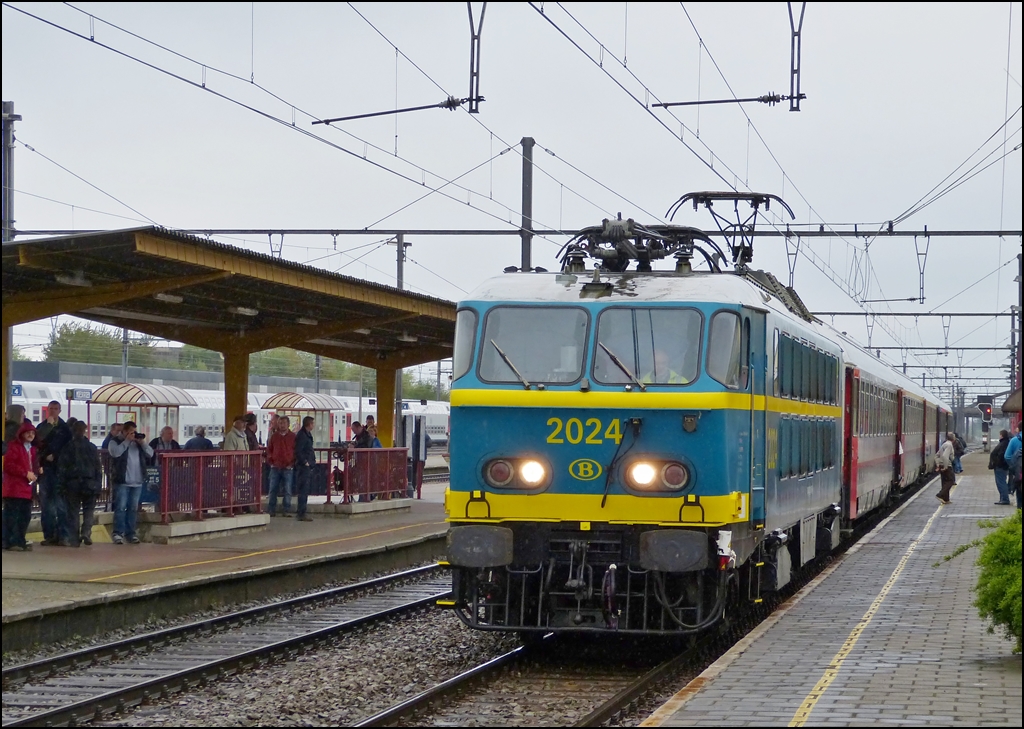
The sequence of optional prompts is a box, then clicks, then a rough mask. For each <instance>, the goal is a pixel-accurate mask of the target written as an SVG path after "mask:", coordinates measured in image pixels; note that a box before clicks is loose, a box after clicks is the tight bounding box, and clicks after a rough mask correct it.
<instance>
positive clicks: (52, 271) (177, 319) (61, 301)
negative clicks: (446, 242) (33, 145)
mask: <svg viewBox="0 0 1024 729" xmlns="http://www.w3.org/2000/svg"><path fill="white" fill-rule="evenodd" d="M2 277H3V321H4V326H5V327H7V326H13V325H14V324H20V323H24V322H27V321H33V320H36V319H41V318H45V317H49V316H54V315H57V314H74V315H75V316H79V317H82V318H85V319H89V320H92V321H96V322H100V323H103V324H109V325H112V326H116V327H127V328H128V329H131V330H133V331H138V332H142V333H144V334H149V335H151V336H156V337H162V338H166V339H170V340H174V341H179V342H184V343H186V344H193V345H195V346H198V347H203V348H206V349H213V350H216V351H220V352H257V351H260V350H264V349H271V348H273V347H279V346H289V347H293V348H295V349H300V350H304V351H308V352H312V353H315V354H321V355H324V356H327V357H332V358H335V359H339V360H342V361H346V362H353V363H356V364H361V365H364V366H368V367H374V368H378V367H387V368H397V367H407V366H410V365H413V364H419V363H422V362H428V361H433V360H438V359H442V358H445V357H449V356H451V348H452V341H453V339H454V331H455V305H454V304H453V303H452V302H450V301H446V300H444V299H438V298H435V297H432V296H424V295H421V294H415V293H411V292H408V291H402V290H400V289H396V288H394V287H391V286H385V285H383V284H378V283H374V282H370V281H364V280H361V279H358V278H353V277H350V276H343V275H340V274H337V273H333V272H330V271H324V270H321V269H318V268H315V267H313V266H308V265H305V264H300V263H294V262H291V261H286V260H282V259H280V258H275V257H272V256H269V255H266V254H262V253H257V252H255V251H251V250H246V249H243V248H238V247H234V246H229V245H225V244H223V243H218V242H216V241H212V240H208V239H206V238H201V237H197V236H194V235H191V234H188V233H184V232H179V231H172V230H167V229H165V228H159V227H144V228H131V229H126V230H114V231H106V232H102V233H84V234H80V235H67V236H60V237H56V238H45V239H38V240H26V241H21V240H16V241H12V242H8V243H4V245H3V272H2Z"/></svg>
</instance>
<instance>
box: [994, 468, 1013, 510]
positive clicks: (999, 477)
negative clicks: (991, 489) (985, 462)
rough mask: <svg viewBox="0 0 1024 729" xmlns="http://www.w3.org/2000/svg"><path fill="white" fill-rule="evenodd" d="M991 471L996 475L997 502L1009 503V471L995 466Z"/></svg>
mask: <svg viewBox="0 0 1024 729" xmlns="http://www.w3.org/2000/svg"><path fill="white" fill-rule="evenodd" d="M993 473H995V475H996V489H997V490H998V491H999V503H1000V504H1009V503H1010V484H1009V482H1008V479H1009V476H1010V471H1009V470H1008V469H1006V468H995V469H993Z"/></svg>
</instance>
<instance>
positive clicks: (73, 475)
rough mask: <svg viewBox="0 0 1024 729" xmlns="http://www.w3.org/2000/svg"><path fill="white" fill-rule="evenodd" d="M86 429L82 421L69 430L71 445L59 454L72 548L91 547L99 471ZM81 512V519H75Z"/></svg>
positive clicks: (96, 453)
mask: <svg viewBox="0 0 1024 729" xmlns="http://www.w3.org/2000/svg"><path fill="white" fill-rule="evenodd" d="M87 430H88V426H87V425H86V424H85V423H83V422H82V421H78V422H77V423H75V425H74V427H73V428H72V438H71V442H70V443H68V444H67V445H66V446H65V447H64V449H63V450H62V451H61V453H60V459H59V460H58V462H57V473H58V477H59V479H60V483H61V487H62V490H63V491H64V494H65V497H66V498H67V505H68V513H67V522H66V528H65V533H66V534H67V537H68V542H69V544H70V545H71V546H72V547H78V546H81V544H82V543H84V544H85V545H86V546H90V545H92V525H93V513H94V512H95V510H96V495H97V494H98V493H99V492H100V486H101V483H102V474H103V469H102V466H101V465H100V452H99V449H98V448H97V447H96V446H94V445H93V444H92V443H91V442H90V441H89V439H88V438H87V437H86V432H87ZM83 511H84V518H83V519H82V521H81V522H79V516H81V515H82V513H83Z"/></svg>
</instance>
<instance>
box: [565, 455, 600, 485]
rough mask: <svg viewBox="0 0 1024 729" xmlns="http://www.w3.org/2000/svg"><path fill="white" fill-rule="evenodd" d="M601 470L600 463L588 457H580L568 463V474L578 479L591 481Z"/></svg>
mask: <svg viewBox="0 0 1024 729" xmlns="http://www.w3.org/2000/svg"><path fill="white" fill-rule="evenodd" d="M603 471H604V469H603V468H601V464H600V463H598V462H597V461H593V460H591V459H589V458H580V459H579V460H576V461H573V462H572V463H570V464H569V475H570V476H572V477H573V478H575V479H577V480H578V481H593V480H594V479H595V478H598V477H599V476H600V475H601V473H602V472H603Z"/></svg>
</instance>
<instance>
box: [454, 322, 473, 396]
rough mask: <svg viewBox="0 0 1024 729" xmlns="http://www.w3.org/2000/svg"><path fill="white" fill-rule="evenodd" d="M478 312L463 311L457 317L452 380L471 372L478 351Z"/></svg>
mask: <svg viewBox="0 0 1024 729" xmlns="http://www.w3.org/2000/svg"><path fill="white" fill-rule="evenodd" d="M476 322H477V318H476V312H475V311H473V310H472V309H462V310H460V311H459V313H458V314H456V316H455V349H454V351H453V353H452V380H453V381H454V380H457V379H459V378H460V377H462V376H463V375H464V374H466V373H467V372H469V369H470V367H472V365H473V350H474V349H476V346H475V345H476Z"/></svg>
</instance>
